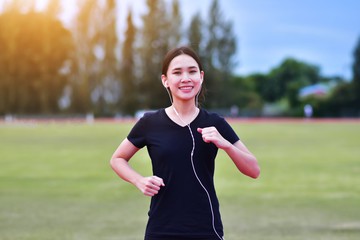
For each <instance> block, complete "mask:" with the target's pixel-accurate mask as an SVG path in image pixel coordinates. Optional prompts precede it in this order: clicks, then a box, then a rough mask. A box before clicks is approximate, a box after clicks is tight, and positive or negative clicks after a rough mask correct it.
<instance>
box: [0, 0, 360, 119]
mask: <svg viewBox="0 0 360 240" xmlns="http://www.w3.org/2000/svg"><path fill="white" fill-rule="evenodd" d="M60 3H61V1H60V0H52V1H49V3H48V5H47V6H46V8H45V9H44V10H42V11H38V10H36V8H35V4H34V2H33V1H23V0H11V1H10V0H9V1H5V2H4V3H3V6H0V9H2V12H0V114H1V115H5V114H58V113H95V115H99V116H113V115H115V114H121V115H123V116H133V115H134V114H135V112H136V111H138V110H140V109H157V108H161V107H165V106H167V105H168V104H169V98H168V95H167V93H166V91H164V88H163V86H162V84H161V81H160V74H161V64H162V59H163V56H164V55H165V54H166V52H167V51H168V50H170V49H171V48H174V47H178V46H180V45H188V46H191V47H192V48H193V49H194V50H195V51H196V52H198V54H199V56H200V58H201V60H202V63H203V67H204V70H205V87H206V93H207V94H206V95H205V98H206V100H203V101H201V99H200V101H201V104H202V107H205V108H211V109H229V108H230V107H231V106H233V107H235V108H238V109H240V112H239V113H237V114H241V115H247V116H261V115H262V114H263V111H262V110H263V109H264V106H265V105H266V104H269V103H270V104H274V105H276V104H279V103H280V104H281V103H284V105H285V108H284V111H282V112H281V114H283V115H288V116H300V115H301V114H302V107H303V106H304V105H305V104H311V105H312V106H313V107H314V113H315V115H316V116H344V115H346V116H358V115H359V113H360V109H359V106H360V104H359V90H360V87H359V85H360V70H359V68H360V40H359V43H358V44H357V47H356V50H355V51H354V64H353V79H352V81H350V82H349V81H345V80H344V79H342V78H341V77H336V76H335V77H325V76H322V75H321V74H320V69H319V68H318V67H317V66H316V65H312V64H309V63H306V62H302V61H298V60H296V59H285V60H284V61H283V62H282V63H281V64H280V65H279V66H278V67H275V68H274V69H272V70H271V71H270V72H269V73H266V74H261V73H257V74H251V75H248V76H237V75H235V74H233V69H234V67H235V65H236V62H235V59H234V55H235V53H236V52H237V45H236V38H237V37H236V35H235V34H234V32H233V23H232V21H231V20H229V19H226V18H225V17H224V15H223V13H222V11H221V6H220V5H219V2H218V0H213V1H212V3H211V5H210V7H209V9H208V12H207V15H206V16H205V17H202V16H201V15H200V13H199V12H197V13H195V14H194V16H192V17H191V21H190V23H189V24H188V26H184V24H183V19H182V15H181V11H180V3H179V1H178V0H172V1H165V0H147V1H146V6H147V12H146V13H144V14H143V15H142V16H141V20H142V24H141V26H140V27H137V26H135V24H134V22H133V13H132V11H131V10H130V9H129V10H128V12H127V16H126V29H125V32H124V33H121V34H123V35H122V36H123V41H120V38H119V33H118V32H117V31H118V30H117V21H118V17H119V16H118V14H117V11H116V7H117V5H116V1H115V0H106V1H100V0H94V1H87V0H77V1H74V4H75V3H76V4H77V9H78V11H77V13H76V15H75V16H74V18H73V20H72V21H71V26H70V27H65V26H64V23H63V22H62V21H60V20H59V16H60V13H61V12H62V7H61V4H60ZM315 83H336V87H335V88H334V89H333V90H332V91H331V93H330V94H327V95H326V96H323V97H321V98H319V97H313V96H310V97H307V98H299V91H300V89H301V88H303V87H305V86H308V85H311V84H315Z"/></svg>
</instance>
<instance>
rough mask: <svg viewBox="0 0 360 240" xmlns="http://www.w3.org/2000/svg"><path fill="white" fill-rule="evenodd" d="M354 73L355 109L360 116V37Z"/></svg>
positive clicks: (353, 67)
mask: <svg viewBox="0 0 360 240" xmlns="http://www.w3.org/2000/svg"><path fill="white" fill-rule="evenodd" d="M352 72H353V80H352V82H353V85H354V91H355V96H356V100H355V103H354V104H355V106H354V107H355V109H356V111H357V115H360V37H359V39H358V42H357V45H356V46H355V50H354V63H353V65H352Z"/></svg>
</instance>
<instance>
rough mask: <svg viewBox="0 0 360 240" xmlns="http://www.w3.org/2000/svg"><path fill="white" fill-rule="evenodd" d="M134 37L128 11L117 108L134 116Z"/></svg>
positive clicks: (135, 100) (135, 93)
mask: <svg viewBox="0 0 360 240" xmlns="http://www.w3.org/2000/svg"><path fill="white" fill-rule="evenodd" d="M135 37H136V27H135V26H134V24H133V21H132V13H131V11H130V10H129V14H128V17H127V30H126V32H125V41H124V44H123V51H122V58H121V59H122V62H121V70H120V80H121V84H120V85H121V94H120V99H119V104H118V105H119V106H120V109H121V110H122V112H123V113H125V114H130V115H134V113H135V112H136V110H137V109H138V107H139V106H138V105H139V103H138V97H137V95H138V92H137V90H138V89H137V86H138V82H137V81H136V80H137V78H136V68H135V60H134V59H135V48H134V47H135V46H134V44H135Z"/></svg>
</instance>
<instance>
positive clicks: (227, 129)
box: [216, 117, 239, 144]
mask: <svg viewBox="0 0 360 240" xmlns="http://www.w3.org/2000/svg"><path fill="white" fill-rule="evenodd" d="M216 129H217V130H218V131H219V133H220V134H221V136H223V138H225V139H226V140H228V141H229V142H230V143H231V144H234V143H236V142H237V141H239V137H238V136H237V134H236V133H235V131H234V130H233V128H232V127H231V126H230V124H229V123H228V122H227V121H226V120H225V119H224V118H223V117H220V118H219V119H218V121H217V123H216Z"/></svg>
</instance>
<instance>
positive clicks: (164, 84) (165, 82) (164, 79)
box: [161, 74, 169, 88]
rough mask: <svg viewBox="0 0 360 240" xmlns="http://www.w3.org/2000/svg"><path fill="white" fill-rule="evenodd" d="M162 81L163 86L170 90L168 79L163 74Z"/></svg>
mask: <svg viewBox="0 0 360 240" xmlns="http://www.w3.org/2000/svg"><path fill="white" fill-rule="evenodd" d="M161 81H162V84H163V86H164V87H165V88H168V87H169V85H168V83H167V77H166V76H165V75H164V74H163V75H161Z"/></svg>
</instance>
